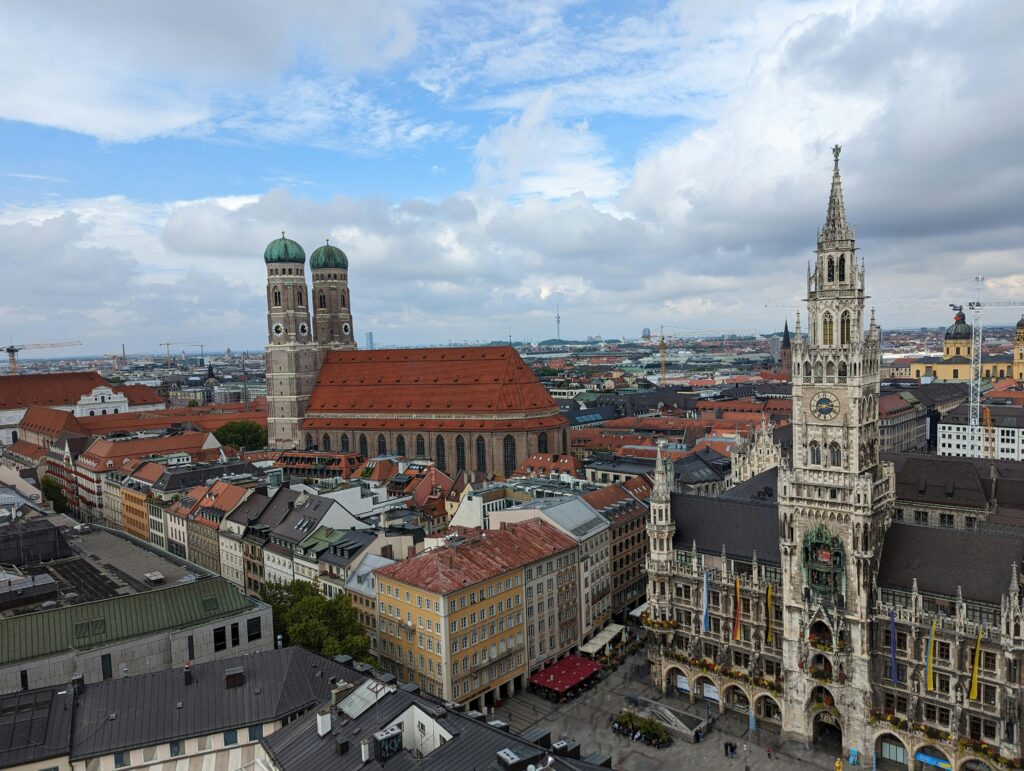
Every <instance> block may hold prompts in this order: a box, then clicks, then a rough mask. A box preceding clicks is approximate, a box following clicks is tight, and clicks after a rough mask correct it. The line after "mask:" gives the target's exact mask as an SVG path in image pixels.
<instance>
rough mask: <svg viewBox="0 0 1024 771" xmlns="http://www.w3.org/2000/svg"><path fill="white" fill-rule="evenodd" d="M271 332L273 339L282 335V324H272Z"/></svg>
mask: <svg viewBox="0 0 1024 771" xmlns="http://www.w3.org/2000/svg"><path fill="white" fill-rule="evenodd" d="M273 331H274V336H275V337H280V336H281V335H283V334H284V324H282V323H280V322H278V323H277V324H274V327H273Z"/></svg>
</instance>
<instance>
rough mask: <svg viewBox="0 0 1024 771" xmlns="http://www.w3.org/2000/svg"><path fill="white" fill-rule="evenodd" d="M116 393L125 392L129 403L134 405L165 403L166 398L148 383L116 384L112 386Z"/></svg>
mask: <svg viewBox="0 0 1024 771" xmlns="http://www.w3.org/2000/svg"><path fill="white" fill-rule="evenodd" d="M112 388H113V390H114V393H117V394H123V395H124V396H125V398H127V399H128V403H129V404H131V405H133V406H138V405H141V404H163V403H164V400H163V399H162V398H161V397H160V394H158V393H157V392H156V389H154V388H153V387H152V386H148V385H141V384H138V385H116V386H112Z"/></svg>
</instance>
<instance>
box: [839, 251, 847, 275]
mask: <svg viewBox="0 0 1024 771" xmlns="http://www.w3.org/2000/svg"><path fill="white" fill-rule="evenodd" d="M839 280H840V281H846V255H845V254H840V255H839Z"/></svg>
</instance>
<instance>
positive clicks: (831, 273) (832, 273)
mask: <svg viewBox="0 0 1024 771" xmlns="http://www.w3.org/2000/svg"><path fill="white" fill-rule="evenodd" d="M835 278H836V264H835V262H834V261H833V260H832V258H831V257H829V258H828V280H829V281H835Z"/></svg>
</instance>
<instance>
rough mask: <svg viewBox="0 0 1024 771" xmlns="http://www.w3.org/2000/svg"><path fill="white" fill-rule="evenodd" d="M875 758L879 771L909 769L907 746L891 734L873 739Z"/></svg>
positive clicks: (902, 770)
mask: <svg viewBox="0 0 1024 771" xmlns="http://www.w3.org/2000/svg"><path fill="white" fill-rule="evenodd" d="M875 757H876V758H877V759H878V768H879V769H880V770H882V769H885V770H886V771H904V770H905V769H908V768H910V765H909V762H910V761H909V758H908V755H907V746H906V745H905V744H904V743H903V742H902V741H900V738H899V737H898V736H894V735H893V734H882V735H881V736H879V737H878V738H877V739H875Z"/></svg>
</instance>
